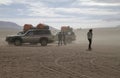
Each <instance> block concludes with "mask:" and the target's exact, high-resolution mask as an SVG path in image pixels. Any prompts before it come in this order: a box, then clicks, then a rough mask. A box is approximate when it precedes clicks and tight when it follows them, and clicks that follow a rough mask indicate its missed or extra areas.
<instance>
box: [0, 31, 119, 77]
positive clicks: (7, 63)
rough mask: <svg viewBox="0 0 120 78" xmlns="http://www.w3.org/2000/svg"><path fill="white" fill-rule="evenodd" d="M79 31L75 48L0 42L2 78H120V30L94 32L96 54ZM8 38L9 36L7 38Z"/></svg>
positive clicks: (2, 38)
mask: <svg viewBox="0 0 120 78" xmlns="http://www.w3.org/2000/svg"><path fill="white" fill-rule="evenodd" d="M87 31H88V30H77V31H76V35H77V40H76V41H75V42H74V43H73V44H68V45H66V46H59V47H58V46H57V44H55V43H53V44H49V45H48V46H46V47H42V46H40V45H28V44H26V45H23V46H19V47H16V46H13V45H12V46H9V45H7V43H6V42H5V41H4V39H5V38H4V37H3V36H2V37H1V38H0V78H120V30H119V29H94V30H93V33H94V41H93V45H92V47H93V50H92V51H87V50H86V49H87V45H88V42H87V39H86V33H87ZM4 36H5V35H4Z"/></svg>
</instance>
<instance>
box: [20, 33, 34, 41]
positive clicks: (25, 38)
mask: <svg viewBox="0 0 120 78" xmlns="http://www.w3.org/2000/svg"><path fill="white" fill-rule="evenodd" d="M22 39H23V42H24V43H31V42H35V35H34V31H29V32H27V33H26V34H25V35H24V36H23V37H22Z"/></svg>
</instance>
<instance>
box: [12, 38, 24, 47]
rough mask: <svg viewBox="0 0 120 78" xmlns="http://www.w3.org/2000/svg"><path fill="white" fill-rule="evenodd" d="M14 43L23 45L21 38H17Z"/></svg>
mask: <svg viewBox="0 0 120 78" xmlns="http://www.w3.org/2000/svg"><path fill="white" fill-rule="evenodd" d="M14 45H16V46H21V45H22V42H21V40H19V39H16V40H15V41H14Z"/></svg>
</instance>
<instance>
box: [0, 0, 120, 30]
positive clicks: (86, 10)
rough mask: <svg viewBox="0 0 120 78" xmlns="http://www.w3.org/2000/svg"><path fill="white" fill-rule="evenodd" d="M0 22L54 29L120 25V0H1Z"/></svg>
mask: <svg viewBox="0 0 120 78" xmlns="http://www.w3.org/2000/svg"><path fill="white" fill-rule="evenodd" d="M0 21H12V22H15V23H17V24H19V25H21V26H23V25H24V24H25V23H29V24H33V25H36V24H38V23H45V24H48V25H51V26H53V27H55V28H60V27H61V26H64V25H69V26H72V27H75V28H80V27H82V28H86V27H89V28H91V27H109V26H116V25H120V0H0Z"/></svg>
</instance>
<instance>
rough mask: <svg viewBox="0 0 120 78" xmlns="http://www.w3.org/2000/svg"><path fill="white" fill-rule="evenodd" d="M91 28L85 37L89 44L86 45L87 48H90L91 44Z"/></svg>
mask: <svg viewBox="0 0 120 78" xmlns="http://www.w3.org/2000/svg"><path fill="white" fill-rule="evenodd" d="M92 31H93V30H92V29H90V30H89V31H88V33H87V38H88V41H89V45H88V50H92V48H91V45H92V37H93V33H92Z"/></svg>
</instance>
